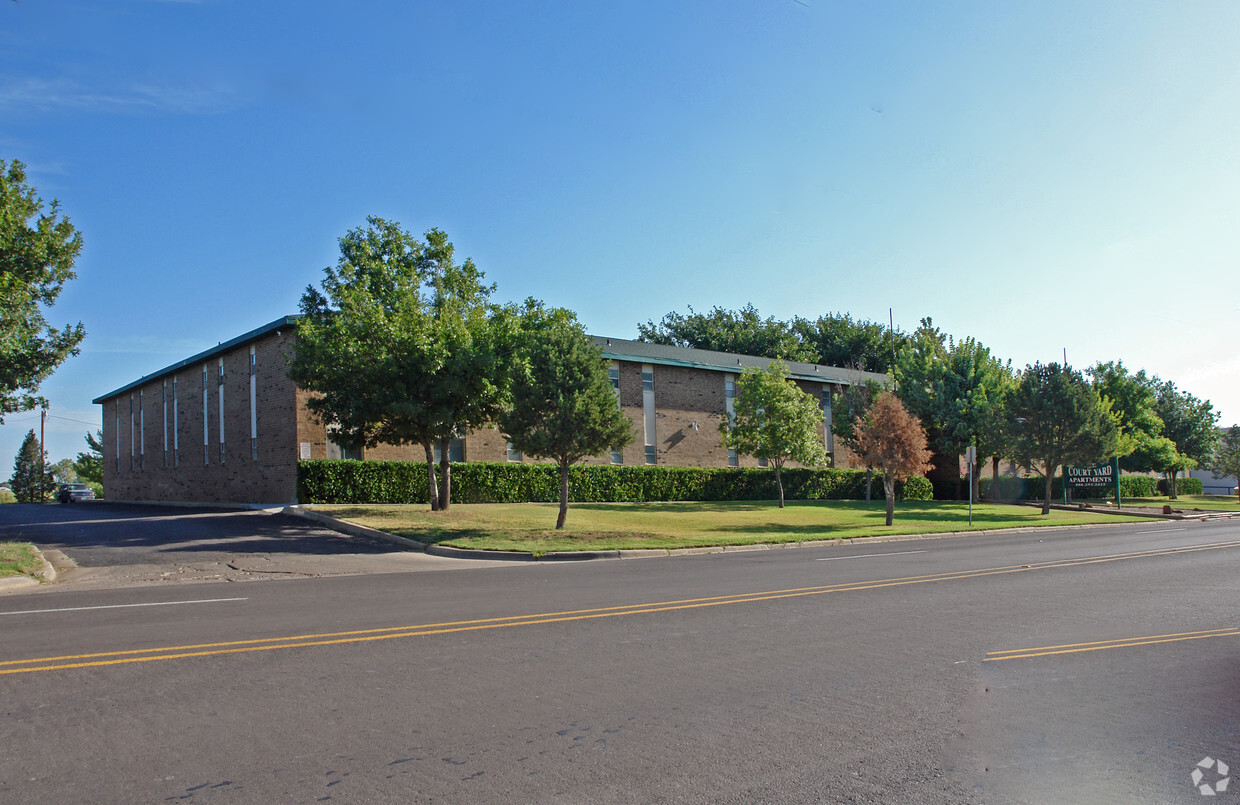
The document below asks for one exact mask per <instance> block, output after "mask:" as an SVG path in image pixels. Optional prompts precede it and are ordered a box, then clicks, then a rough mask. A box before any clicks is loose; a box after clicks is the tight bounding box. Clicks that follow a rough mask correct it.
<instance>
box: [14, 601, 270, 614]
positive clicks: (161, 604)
mask: <svg viewBox="0 0 1240 805" xmlns="http://www.w3.org/2000/svg"><path fill="white" fill-rule="evenodd" d="M249 600H250V599H248V598H203V599H200V600H198V601H152V602H151V603H149V604H106V605H103V606H97V607H61V608H60V609H22V610H18V611H16V612H0V615H42V614H45V613H48V612H84V611H86V610H88V609H125V608H127V607H172V606H176V605H177V604H217V603H220V602H223V601H249Z"/></svg>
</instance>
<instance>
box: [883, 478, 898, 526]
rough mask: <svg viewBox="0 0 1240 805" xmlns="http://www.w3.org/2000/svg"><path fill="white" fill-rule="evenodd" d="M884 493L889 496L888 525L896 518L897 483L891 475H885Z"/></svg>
mask: <svg viewBox="0 0 1240 805" xmlns="http://www.w3.org/2000/svg"><path fill="white" fill-rule="evenodd" d="M883 492H884V493H886V495H887V525H891V523H892V521H893V520H895V517H896V482H895V479H894V478H893V477H892V475H891V473H889V472H884V473H883Z"/></svg>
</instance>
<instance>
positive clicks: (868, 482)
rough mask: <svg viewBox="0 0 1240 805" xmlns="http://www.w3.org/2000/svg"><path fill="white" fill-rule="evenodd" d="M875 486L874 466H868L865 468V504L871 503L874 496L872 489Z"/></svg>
mask: <svg viewBox="0 0 1240 805" xmlns="http://www.w3.org/2000/svg"><path fill="white" fill-rule="evenodd" d="M873 487H874V468H873V467H866V468H865V505H867V506H869V505H870V498H871V497H872V495H871V494H870V490H871V489H872V488H873Z"/></svg>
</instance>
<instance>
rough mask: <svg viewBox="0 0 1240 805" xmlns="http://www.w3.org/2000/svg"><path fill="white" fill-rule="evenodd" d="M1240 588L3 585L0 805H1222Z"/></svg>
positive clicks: (657, 568)
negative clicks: (1209, 793)
mask: <svg viewBox="0 0 1240 805" xmlns="http://www.w3.org/2000/svg"><path fill="white" fill-rule="evenodd" d="M1238 569H1240V528H1237V527H1236V526H1235V525H1231V524H1228V523H1206V524H1186V523H1151V524H1149V525H1139V526H1135V527H1129V526H1124V527H1107V528H1100V529H1089V530H1068V531H1054V532H1046V533H1043V534H1036V533H1034V534H1028V533H1025V534H1013V535H1007V536H991V537H967V538H949V539H934V540H924V541H900V542H891V543H884V544H869V545H853V546H847V547H840V548H821V549H810V548H800V549H785V550H767V551H753V552H747V553H730V554H717V555H707V556H678V557H667V558H659V559H638V560H624V561H603V562H587V563H557V564H546V565H544V564H533V563H525V564H521V565H514V566H508V567H476V568H475V569H464V570H454V571H453V572H444V573H403V574H385V575H367V576H339V577H332V578H317V579H303V580H291V581H285V582H280V583H269V584H198V585H166V586H148V587H140V588H127V589H78V590H67V591H65V592H42V593H39V594H36V595H7V596H4V597H0V636H2V639H0V702H2V703H3V704H2V705H0V709H2V710H3V712H4V718H3V721H2V722H0V746H3V747H4V752H3V755H0V801H5V802H10V801H12V802H79V801H99V802H154V801H179V802H272V801H296V802H311V801H331V802H402V803H403V802H444V803H458V802H498V801H504V802H573V803H575V802H692V803H696V802H735V803H749V802H780V803H784V802H884V803H885V802H891V803H896V802H899V803H908V802H918V803H923V802H924V803H959V802H1031V803H1042V802H1047V803H1063V802H1159V803H1165V802H1200V801H1211V802H1226V801H1227V798H1228V797H1232V798H1238V797H1240V785H1238V786H1237V789H1238V791H1237V792H1232V791H1222V792H1221V793H1217V794H1216V796H1215V797H1213V798H1211V799H1209V800H1203V798H1202V795H1201V794H1200V793H1199V792H1198V789H1197V788H1195V787H1194V785H1193V781H1192V779H1191V777H1190V775H1191V773H1192V772H1193V770H1194V768H1196V764H1198V762H1199V761H1202V760H1203V759H1205V758H1206V757H1209V758H1211V760H1213V759H1215V758H1217V759H1222V760H1224V761H1225V762H1227V763H1229V764H1230V763H1232V762H1240V718H1238V717H1240V700H1238V699H1237V696H1238V693H1237V692H1238V691H1240V685H1238V684H1237V683H1240V643H1237V636H1240V624H1237V623H1236V612H1235V602H1236V600H1237V592H1238V591H1240V574H1238V573H1237V570H1238ZM1217 768H1218V767H1217V766H1211V768H1210V769H1208V770H1205V771H1203V773H1202V775H1201V780H1202V784H1207V785H1211V786H1213V785H1215V784H1216V783H1217V782H1218V775H1217Z"/></svg>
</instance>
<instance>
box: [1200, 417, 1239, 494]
mask: <svg viewBox="0 0 1240 805" xmlns="http://www.w3.org/2000/svg"><path fill="white" fill-rule="evenodd" d="M1206 469H1208V470H1209V471H1210V472H1212V473H1214V474H1215V476H1217V477H1219V478H1226V477H1227V476H1231V477H1232V478H1238V479H1240V425H1232V426H1231V427H1230V428H1228V429H1227V431H1226V432H1225V433H1224V434H1223V435H1222V438H1221V439H1220V440H1219V444H1218V446H1217V447H1216V448H1215V449H1214V455H1213V456H1211V458H1210V460H1209V461H1208V462H1206ZM1236 494H1237V495H1240V485H1238V486H1237V487H1236Z"/></svg>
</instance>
